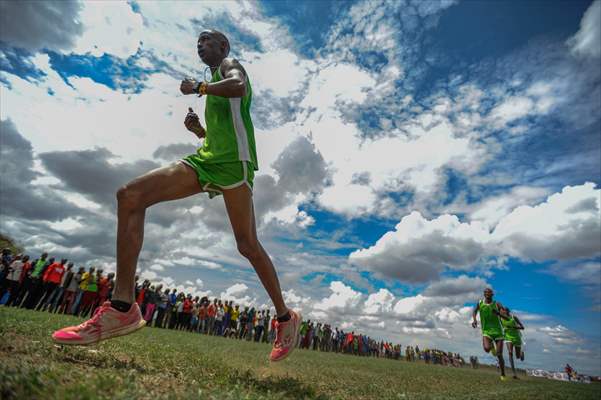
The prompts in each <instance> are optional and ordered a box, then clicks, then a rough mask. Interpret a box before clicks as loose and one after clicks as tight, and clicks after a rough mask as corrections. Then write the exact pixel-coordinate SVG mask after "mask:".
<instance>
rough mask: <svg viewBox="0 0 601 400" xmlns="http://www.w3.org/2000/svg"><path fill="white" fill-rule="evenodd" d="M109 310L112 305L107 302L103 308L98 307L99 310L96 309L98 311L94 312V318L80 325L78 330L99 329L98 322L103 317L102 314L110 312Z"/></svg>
mask: <svg viewBox="0 0 601 400" xmlns="http://www.w3.org/2000/svg"><path fill="white" fill-rule="evenodd" d="M109 308H111V303H109V302H108V301H107V302H105V303H104V304H103V305H102V306H100V307H98V309H96V311H95V312H94V316H93V317H92V318H90V319H89V320H87V321H85V322H84V323H83V324H80V325H79V326H78V328H81V329H85V328H87V327H88V326H94V327H97V326H98V322H99V321H100V317H101V316H102V314H103V313H104V311H106V310H108V309H109Z"/></svg>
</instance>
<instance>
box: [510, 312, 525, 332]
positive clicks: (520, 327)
mask: <svg viewBox="0 0 601 400" xmlns="http://www.w3.org/2000/svg"><path fill="white" fill-rule="evenodd" d="M513 319H515V322H516V323H517V324H518V326H517V328H518V329H522V330H523V329H526V328H524V324H522V321H520V320H519V319H518V317H516V316H515V315H514V316H513Z"/></svg>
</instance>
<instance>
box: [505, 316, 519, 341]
mask: <svg viewBox="0 0 601 400" xmlns="http://www.w3.org/2000/svg"><path fill="white" fill-rule="evenodd" d="M501 324H502V325H503V330H504V331H505V341H506V342H511V343H513V345H514V346H521V345H522V334H521V333H520V331H519V329H517V327H518V324H517V322H516V321H515V318H514V317H513V315H512V316H511V318H509V319H508V320H506V319H501Z"/></svg>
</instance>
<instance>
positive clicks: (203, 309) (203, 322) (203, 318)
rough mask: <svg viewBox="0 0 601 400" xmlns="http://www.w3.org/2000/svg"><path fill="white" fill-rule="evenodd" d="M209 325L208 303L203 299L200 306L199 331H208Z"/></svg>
mask: <svg viewBox="0 0 601 400" xmlns="http://www.w3.org/2000/svg"><path fill="white" fill-rule="evenodd" d="M206 327H207V306H206V303H205V302H204V301H203V300H201V301H200V307H198V331H199V332H200V333H206Z"/></svg>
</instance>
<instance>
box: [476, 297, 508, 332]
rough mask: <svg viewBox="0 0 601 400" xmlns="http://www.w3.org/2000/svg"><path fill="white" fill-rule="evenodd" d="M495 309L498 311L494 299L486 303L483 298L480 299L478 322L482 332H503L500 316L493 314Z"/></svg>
mask: <svg viewBox="0 0 601 400" xmlns="http://www.w3.org/2000/svg"><path fill="white" fill-rule="evenodd" d="M495 311H497V312H498V311H499V310H498V307H497V302H496V301H493V302H492V303H490V304H487V303H486V302H485V301H484V300H480V324H481V325H482V332H487V331H499V332H503V326H502V325H501V318H500V317H499V316H498V315H497V314H495Z"/></svg>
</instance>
